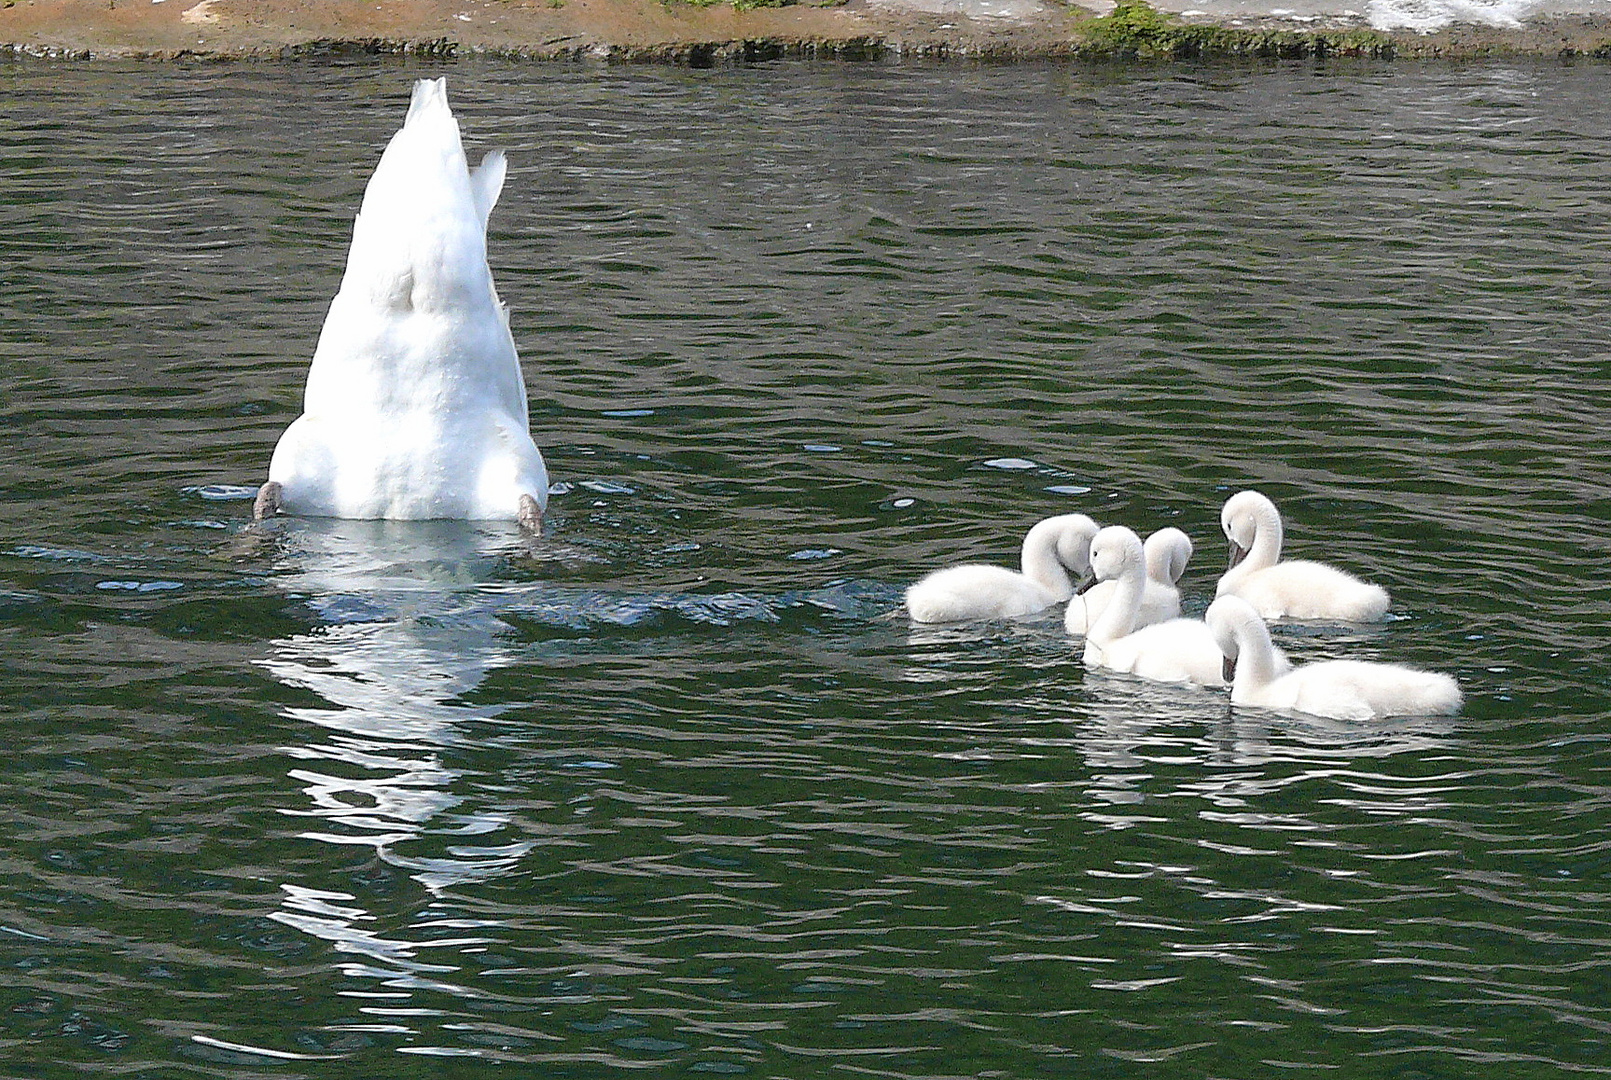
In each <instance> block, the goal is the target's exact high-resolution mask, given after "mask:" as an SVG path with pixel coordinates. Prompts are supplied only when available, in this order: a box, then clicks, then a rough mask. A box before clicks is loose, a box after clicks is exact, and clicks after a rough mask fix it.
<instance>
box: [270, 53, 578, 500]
mask: <svg viewBox="0 0 1611 1080" xmlns="http://www.w3.org/2000/svg"><path fill="white" fill-rule="evenodd" d="M505 169H506V165H505V162H504V157H503V154H502V153H501V152H500V151H493V152H492V153H489V154H488V155H487V156H486V157H485V158H484V159H483V160H482V162H481V165H480V166H479V167H478V168H476V169H475V170H474V171H473V172H472V171H471V170H470V168H469V165H468V164H467V162H466V161H465V158H464V147H463V145H462V143H461V142H460V140H459V125H458V121H457V120H455V119H454V117H453V113H452V110H450V109H449V108H448V101H447V80H446V79H425V80H421V81H419V82H417V83H415V84H414V97H413V101H412V103H411V104H410V105H409V109H408V117H407V119H406V120H405V121H404V123H403V127H402V130H400V131H398V132H397V134H396V135H394V136H393V137H392V140H391V142H390V143H389V144H388V145H387V147H386V151H385V153H383V154H382V155H381V158H380V164H379V165H377V166H376V167H375V174H374V176H372V177H371V178H370V180H369V186H368V187H367V188H366V189H365V191H364V201H363V206H362V208H361V209H360V210H359V213H358V218H357V220H356V221H355V222H354V223H353V230H352V247H351V249H350V250H349V252H348V255H347V271H346V274H345V276H343V278H342V279H341V289H340V291H339V292H337V294H336V298H335V300H334V301H332V302H331V304H330V312H329V314H328V315H327V316H326V318H325V322H324V330H323V331H322V332H321V333H320V335H319V345H318V348H317V349H316V350H315V351H314V354H313V363H312V365H311V367H310V368H309V370H308V385H307V390H306V393H305V396H304V399H303V411H302V415H301V416H300V417H298V418H297V420H296V421H295V422H293V423H292V424H291V426H290V427H289V428H287V429H286V431H285V433H284V434H283V435H282V436H281V437H280V441H279V445H278V446H276V447H275V449H274V457H273V459H272V460H271V461H270V463H269V474H268V482H267V483H266V484H264V485H263V487H262V490H261V491H260V492H259V493H258V498H257V505H256V507H255V513H256V516H257V517H259V518H262V517H268V516H271V515H273V514H276V513H280V512H285V513H290V514H307V515H312V516H318V517H342V518H475V519H496V518H506V519H509V520H518V521H520V522H521V523H522V524H523V525H525V526H526V527H528V528H531V529H536V528H537V527H538V526H539V525H540V523H541V518H542V512H543V510H544V508H545V507H546V506H547V502H548V470H547V468H546V467H545V465H544V463H543V456H542V454H541V453H540V452H538V450H537V446H536V444H535V443H533V442H532V439H531V433H530V431H529V430H528V418H527V412H526V385H525V380H524V379H523V378H522V376H521V372H520V360H519V358H518V357H517V356H516V355H515V343H514V338H513V337H511V336H510V333H509V312H508V309H507V308H505V307H504V305H503V304H502V303H501V302H500V301H499V299H498V293H497V289H496V288H495V287H494V285H493V283H492V272H491V270H490V269H489V268H488V266H487V236H486V232H487V216H488V215H489V214H490V213H491V212H492V206H493V204H494V203H495V202H497V201H498V194H499V192H501V191H502V190H503V180H504V172H505Z"/></svg>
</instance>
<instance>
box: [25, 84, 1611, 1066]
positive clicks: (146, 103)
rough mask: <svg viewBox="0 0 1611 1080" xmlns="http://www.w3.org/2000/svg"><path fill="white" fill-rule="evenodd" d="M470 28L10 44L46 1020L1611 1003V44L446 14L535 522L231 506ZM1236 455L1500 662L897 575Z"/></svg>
mask: <svg viewBox="0 0 1611 1080" xmlns="http://www.w3.org/2000/svg"><path fill="white" fill-rule="evenodd" d="M438 71H439V69H434V68H433V69H428V70H427V69H422V68H415V67H411V66H408V65H403V64H393V63H375V64H372V65H368V64H366V65H328V66H323V65H312V64H309V65H288V66H281V65H273V64H262V65H225V66H202V67H195V68H187V67H183V66H172V67H119V66H93V67H76V68H63V67H54V66H43V65H41V66H35V65H31V64H16V65H11V66H5V67H0V101H4V102H5V104H4V106H3V107H0V153H3V155H4V161H5V163H6V168H5V177H6V190H7V197H6V199H5V200H4V203H3V205H0V283H3V285H4V296H5V301H4V303H3V304H0V381H3V385H4V387H5V393H4V397H3V399H0V429H3V430H4V432H5V438H4V443H3V446H4V455H3V462H4V468H3V469H0V659H3V661H4V664H3V667H0V716H3V717H4V721H5V726H6V731H7V733H8V736H9V740H10V747H11V751H10V753H9V754H8V755H7V758H6V762H7V764H6V767H5V769H4V770H3V772H0V806H3V807H4V808H5V812H6V815H7V819H8V820H7V827H6V828H5V829H4V831H3V835H4V840H3V841H0V965H3V966H4V970H5V971H6V972H7V973H8V974H7V978H6V979H5V980H4V981H3V983H0V986H3V987H4V988H5V989H4V996H3V998H0V1006H3V1007H0V1023H3V1025H4V1029H3V1033H0V1060H3V1061H4V1062H5V1063H6V1064H7V1067H8V1070H9V1071H10V1072H12V1073H15V1074H18V1075H26V1076H32V1077H49V1078H55V1077H79V1076H114V1075H115V1076H128V1075H135V1076H153V1077H155V1076H173V1075H195V1076H211V1077H231V1078H235V1077H242V1078H244V1077H248V1076H250V1077H261V1076H287V1077H290V1076H309V1077H343V1078H344V1077H354V1078H356V1077H372V1076H414V1075H431V1076H481V1075H485V1074H487V1073H489V1072H492V1071H494V1070H495V1069H497V1068H498V1067H499V1066H507V1067H512V1068H514V1069H516V1070H517V1071H519V1072H520V1073H521V1074H522V1075H525V1074H528V1073H529V1074H531V1075H542V1076H554V1077H565V1076H572V1077H602V1076H616V1075H626V1074H644V1073H651V1074H654V1075H682V1074H687V1073H703V1072H715V1073H732V1074H739V1075H762V1076H815V1075H830V1074H831V1075H871V1076H897V1077H941V1076H944V1077H952V1076H964V1075H967V1076H979V1075H984V1076H1012V1077H1031V1076H1034V1077H1039V1076H1069V1077H1080V1078H1088V1077H1098V1076H1123V1077H1139V1076H1168V1077H1171V1078H1176V1077H1223V1076H1236V1077H1242V1078H1265V1077H1289V1076H1293V1075H1303V1074H1304V1073H1306V1072H1310V1071H1320V1072H1322V1073H1323V1074H1325V1075H1342V1076H1372V1077H1375V1076H1430V1077H1465V1076H1469V1075H1472V1073H1473V1072H1475V1071H1477V1070H1479V1069H1482V1070H1486V1071H1491V1072H1495V1073H1497V1074H1501V1075H1504V1076H1506V1077H1507V1078H1518V1077H1522V1078H1526V1077H1546V1076H1547V1077H1556V1076H1568V1075H1570V1076H1583V1075H1598V1074H1603V1073H1605V1072H1607V1071H1611V1064H1608V1063H1611V1047H1608V1045H1607V1040H1608V1034H1607V1033H1608V1031H1611V1001H1608V998H1607V995H1606V991H1605V986H1606V984H1607V979H1608V966H1611V955H1608V942H1611V932H1608V930H1607V924H1608V922H1611V888H1608V885H1611V881H1608V876H1607V875H1608V872H1611V858H1608V851H1611V837H1608V826H1611V751H1608V747H1607V735H1608V730H1611V729H1608V724H1607V721H1608V719H1611V710H1608V708H1607V676H1608V666H1607V664H1606V662H1605V659H1604V647H1605V641H1606V633H1605V632H1606V625H1607V615H1608V612H1611V593H1608V590H1607V589H1606V587H1605V584H1604V567H1605V565H1606V556H1607V548H1608V542H1607V539H1606V522H1607V520H1608V519H1611V506H1608V500H1607V489H1608V481H1611V467H1608V466H1611V460H1608V459H1611V453H1608V451H1607V443H1606V441H1605V439H1604V436H1603V433H1604V431H1605V430H1606V427H1607V422H1608V419H1611V418H1608V416H1607V407H1606V405H1605V402H1606V400H1607V392H1608V390H1611V368H1608V363H1611V361H1608V357H1611V301H1608V299H1607V298H1608V296H1611V289H1608V284H1611V281H1608V270H1607V267H1608V265H1611V214H1608V211H1611V197H1608V195H1607V192H1608V191H1611V186H1608V183H1607V180H1608V177H1611V141H1608V140H1611V116H1608V114H1607V113H1606V111H1605V110H1604V108H1603V107H1602V106H1603V103H1604V101H1606V100H1607V99H1608V97H1611V73H1608V72H1607V71H1606V70H1605V69H1604V68H1603V67H1592V66H1590V67H1557V66H1549V65H1538V66H1527V67H1518V66H1499V65H1472V66H1461V67H1435V66H1426V67H1410V66H1400V67H1391V68H1389V67H1373V66H1338V67H1324V66H1323V67H1315V66H1312V65H1302V66H1281V67H1258V68H1249V69H1245V70H1244V69H1234V68H1230V69H1228V68H1204V69H1196V68H1191V67H1171V68H1162V69H1157V70H1154V71H1139V72H1120V71H1108V70H1099V69H1059V68H1043V67H1033V66H1025V67H1011V68H995V69H987V68H981V69H965V68H954V67H953V68H928V67H920V66H913V67H887V66H874V65H869V66H841V67H826V66H824V67H816V66H798V65H778V66H768V67H760V68H754V69H746V70H735V71H712V72H699V73H689V72H678V71H659V70H652V71H650V70H644V71H639V70H626V71H623V70H614V69H602V68H600V69H593V68H569V67H559V66H552V67H549V66H542V67H537V66H501V65H492V64H485V65H483V64H476V63H464V64H457V65H453V66H451V67H448V68H446V69H445V73H446V74H447V75H448V77H449V84H450V93H451V95H452V97H453V100H454V102H455V105H456V107H457V109H458V111H459V114H460V119H461V123H462V125H463V128H464V130H465V134H466V139H467V142H468V144H469V146H470V148H471V151H472V153H473V154H477V155H478V154H479V153H480V152H481V151H483V150H485V149H489V148H492V147H502V148H504V149H506V150H507V151H508V152H509V155H510V159H511V163H512V169H511V174H510V179H509V182H508V185H507V186H506V188H505V191H504V196H503V201H502V203H501V204H500V206H499V207H498V209H497V211H496V212H495V213H494V215H493V219H492V237H491V257H492V261H493V265H494V271H495V274H496V276H497V279H498V282H499V285H500V289H501V291H502V294H503V296H504V298H505V299H506V300H507V301H508V302H509V304H510V306H511V309H512V311H513V325H514V330H515V337H516V341H517V343H518V345H519V347H520V350H521V354H522V356H523V358H524V361H525V366H526V373H527V381H528V384H529V388H530V391H531V399H532V414H533V421H532V422H533V428H534V432H535V434H536V437H537V440H538V443H539V445H541V446H542V447H543V449H544V452H545V454H546V455H547V457H548V461H549V465H550V469H551V471H552V473H553V475H554V477H555V479H556V481H557V484H558V486H557V488H556V492H555V495H554V498H553V501H552V504H551V508H550V530H549V532H548V534H547V535H546V536H545V537H544V538H543V540H542V541H541V542H538V543H530V542H527V541H526V540H524V539H523V538H522V537H521V536H520V535H519V534H518V533H517V532H515V531H514V530H513V528H511V527H505V526H501V525H498V524H481V525H465V524H456V523H429V524H411V525H403V524H384V523H354V522H346V523H343V522H317V521H287V522H284V523H283V525H282V526H281V527H280V528H278V529H276V530H273V531H272V532H271V534H270V535H269V536H268V537H266V538H264V537H257V536H254V535H252V534H249V533H246V532H244V531H243V527H244V525H245V523H246V519H247V517H248V516H249V513H250V496H251V493H252V490H253V488H254V487H255V485H256V484H257V483H259V482H260V481H261V479H262V477H263V474H264V471H265V468H266V464H267V461H268V455H269V453H270V451H271V449H272V447H273V444H274V441H275V439H276V438H277V437H278V434H279V432H280V431H281V430H283V428H284V427H285V425H286V424H288V423H289V422H290V421H291V419H293V418H294V417H295V415H296V414H297V412H298V411H299V405H300V391H301V386H302V381H303V378H304V376H305V372H306V364H307V358H308V357H309V356H310V355H311V353H312V350H313V345H314V341H315V339H316V335H317V332H318V327H319V324H320V322H321V320H322V318H323V313H324V308H325V305H326V304H327V303H328V301H329V297H330V296H331V295H332V294H333V293H334V290H335V287H336V284H337V282H338V280H339V277H340V273H341V268H342V260H343V258H344V255H345V248H346V244H347V241H348V238H349V235H350V224H351V217H352V214H353V212H354V211H355V209H356V206H357V203H358V200H359V198H360V195H361V192H362V188H363V183H364V181H365V179H366V177H367V175H368V171H369V169H370V168H372V166H373V164H374V161H375V160H376V158H377V157H378V155H379V150H380V148H381V146H382V145H383V144H384V141H385V139H386V138H387V137H388V136H389V134H390V133H391V131H392V130H394V129H395V127H396V126H397V124H398V123H399V122H400V120H401V117H402V114H403V112H404V110H405V109H406V102H407V98H408V90H409V82H410V80H411V79H412V78H413V77H415V76H417V75H420V74H436V73H438ZM1248 485H1256V486H1258V487H1260V488H1261V489H1263V490H1264V491H1266V492H1267V493H1268V494H1270V495H1271V496H1272V497H1274V498H1276V499H1277V500H1278V501H1279V502H1280V503H1281V505H1282V506H1283V508H1284V509H1285V511H1286V513H1287V517H1288V532H1289V540H1290V545H1291V548H1292V549H1293V551H1294V552H1295V553H1298V554H1303V555H1308V556H1312V557H1321V558H1326V559H1329V560H1331V561H1333V562H1336V563H1338V564H1340V565H1343V566H1345V567H1347V568H1349V569H1351V570H1354V571H1356V572H1358V573H1361V574H1363V575H1366V576H1368V577H1371V578H1372V579H1375V580H1378V581H1380V582H1381V583H1382V584H1384V585H1386V586H1387V587H1388V588H1389V589H1391V591H1392V593H1393V595H1394V605H1393V614H1392V617H1391V619H1389V620H1388V621H1387V622H1385V623H1383V624H1381V625H1377V626H1371V627H1283V628H1280V630H1279V631H1278V634H1279V637H1280V640H1281V643H1282V644H1283V645H1284V646H1285V647H1286V648H1287V649H1288V650H1289V652H1291V653H1292V654H1293V655H1294V657H1296V658H1298V659H1302V660H1307V659H1313V658H1320V657H1331V656H1343V655H1348V656H1360V657H1365V658H1371V659H1387V660H1394V661H1399V662H1407V663H1415V664H1421V665H1425V666H1429V667H1434V668H1437V669H1440V670H1446V671H1449V672H1450V673H1452V674H1454V675H1455V676H1456V677H1457V678H1458V679H1459V680H1460V682H1461V683H1462V685H1463V686H1464V688H1465V690H1466V692H1467V695H1468V703H1467V707H1466V709H1465V711H1464V713H1463V714H1462V715H1461V716H1459V717H1455V718H1443V719H1438V720H1424V719H1415V720H1402V721H1397V720H1396V721H1384V722H1378V723H1373V724H1365V725H1359V724H1340V723H1335V722H1329V721H1320V720H1314V719H1304V718H1301V717H1289V716H1281V715H1277V714H1271V713H1264V712H1260V711H1257V710H1244V709H1239V708H1238V709H1233V708H1231V707H1229V705H1228V704H1227V702H1226V700H1225V698H1224V697H1223V695H1220V694H1215V693H1210V692H1197V691H1190V690H1185V689H1179V688H1174V687H1160V686H1155V685H1149V684H1145V683H1140V682H1137V681H1134V680H1131V679H1128V678H1124V677H1118V676H1111V675H1106V674H1103V673H1092V672H1087V671H1086V670H1085V669H1084V667H1083V665H1082V664H1081V663H1080V660H1079V654H1078V647H1077V643H1075V642H1072V641H1070V640H1069V639H1068V638H1067V637H1066V636H1065V635H1064V634H1063V633H1062V630H1061V627H1060V621H1059V620H1058V619H1057V618H1056V617H1055V613H1053V615H1052V616H1051V617H1048V618H1046V619H1042V620H1031V621H1028V622H1025V623H1019V624H990V625H980V626H970V627H961V628H942V629H931V630H923V631H914V630H913V629H912V628H910V627H909V626H908V625H907V624H906V623H905V621H904V620H902V619H901V618H899V617H898V616H897V617H891V613H892V612H893V611H894V609H895V608H896V606H897V605H898V602H899V598H900V592H901V590H902V588H904V586H905V585H906V584H908V583H909V582H910V581H912V580H913V579H914V578H915V577H916V576H918V575H919V574H920V573H922V572H923V571H924V570H926V569H929V568H931V567H934V566H938V565H942V564H945V563H949V562H957V561H962V560H987V561H992V562H999V563H1010V562H1011V561H1012V560H1013V558H1014V556H1015V552H1016V547H1017V543H1018V539H1019V537H1020V536H1021V535H1022V533H1023V531H1024V530H1025V529H1026V528H1027V527H1028V526H1029V525H1030V524H1031V523H1032V522H1033V521H1035V520H1036V519H1038V518H1039V517H1042V516H1046V515H1048V514H1053V513H1063V512H1068V511H1073V510H1080V511H1085V512H1088V513H1091V514H1093V515H1094V516H1096V517H1098V518H1099V519H1100V520H1103V521H1114V522H1123V523H1126V524H1130V525H1132V526H1134V527H1136V528H1138V529H1141V530H1143V531H1145V530H1148V529H1151V528H1155V527H1157V526H1159V525H1163V524H1173V525H1177V526H1179V527H1181V528H1183V529H1185V530H1186V531H1187V532H1188V533H1189V534H1190V535H1191V536H1192V537H1193V539H1194V540H1195V541H1196V542H1197V552H1198V553H1197V557H1196V560H1195V561H1194V563H1193V565H1192V566H1191V568H1189V569H1188V571H1187V577H1186V580H1185V586H1186V591H1187V592H1188V594H1189V601H1188V608H1189V609H1190V610H1192V611H1194V612H1200V611H1201V609H1202V606H1203V605H1204V604H1205V603H1206V600H1207V598H1208V597H1209V596H1211V594H1212V590H1213V583H1214V579H1215V576H1216V573H1217V571H1218V569H1219V568H1220V567H1221V566H1222V565H1223V560H1224V556H1225V552H1224V545H1223V541H1222V539H1221V538H1220V537H1219V534H1218V525H1217V518H1218V508H1219V505H1220V503H1221V502H1222V501H1223V500H1224V498H1225V497H1226V496H1227V495H1228V494H1230V493H1231V492H1233V491H1235V490H1237V489H1239V488H1241V487H1243V486H1248ZM502 1071H504V1072H508V1068H504V1069H503V1070H502Z"/></svg>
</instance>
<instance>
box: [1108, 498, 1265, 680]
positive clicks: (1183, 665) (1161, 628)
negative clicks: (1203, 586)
mask: <svg viewBox="0 0 1611 1080" xmlns="http://www.w3.org/2000/svg"><path fill="white" fill-rule="evenodd" d="M1091 572H1092V573H1093V574H1094V575H1095V580H1096V581H1112V582H1114V583H1115V586H1116V588H1115V589H1114V592H1113V596H1112V598H1111V599H1110V600H1109V601H1108V605H1107V607H1106V608H1105V609H1104V610H1103V612H1102V614H1101V615H1100V616H1099V617H1098V618H1097V620H1096V621H1095V623H1093V624H1092V626H1091V629H1090V630H1089V631H1088V632H1087V633H1086V635H1085V653H1084V659H1085V663H1086V664H1088V665H1089V666H1091V667H1104V668H1111V669H1112V670H1114V671H1124V672H1129V673H1130V674H1132V675H1139V676H1141V677H1142V678H1143V679H1153V680H1156V681H1158V682H1174V683H1179V682H1189V683H1196V684H1197V685H1199V686H1224V685H1225V675H1224V666H1225V657H1224V655H1223V654H1222V653H1221V652H1220V649H1219V644H1218V643H1217V642H1216V641H1215V640H1214V635H1213V633H1212V632H1211V631H1210V630H1209V629H1208V626H1207V625H1206V624H1204V623H1202V622H1199V621H1198V620H1196V619H1168V620H1165V621H1164V622H1160V623H1153V624H1152V625H1150V626H1141V627H1138V626H1137V623H1136V618H1137V614H1138V612H1139V609H1140V605H1141V596H1142V593H1143V591H1144V590H1145V588H1146V577H1147V567H1146V555H1145V553H1144V551H1143V549H1142V546H1141V538H1140V537H1139V536H1137V535H1136V534H1135V533H1133V532H1131V531H1130V530H1129V529H1127V528H1125V527H1124V526H1123V525H1109V526H1108V527H1107V528H1105V529H1103V530H1102V531H1100V532H1098V533H1097V534H1096V537H1095V539H1093V540H1092V541H1091ZM1092 587H1094V586H1091V585H1089V584H1088V585H1086V586H1085V588H1087V589H1089V588H1092ZM1284 659H1285V658H1284V657H1283V661H1284Z"/></svg>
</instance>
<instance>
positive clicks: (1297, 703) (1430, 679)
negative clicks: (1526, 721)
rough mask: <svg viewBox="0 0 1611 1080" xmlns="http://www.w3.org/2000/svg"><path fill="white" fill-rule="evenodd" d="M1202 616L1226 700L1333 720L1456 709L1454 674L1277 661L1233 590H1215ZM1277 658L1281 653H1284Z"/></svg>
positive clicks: (1254, 616)
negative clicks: (1216, 652)
mask: <svg viewBox="0 0 1611 1080" xmlns="http://www.w3.org/2000/svg"><path fill="white" fill-rule="evenodd" d="M1206 620H1207V623H1208V626H1209V629H1210V630H1211V631H1212V632H1213V635H1214V640H1215V642H1216V643H1217V644H1218V646H1219V648H1220V650H1221V652H1222V653H1223V654H1224V656H1225V678H1226V680H1227V681H1228V682H1229V683H1230V684H1231V701H1232V702H1234V703H1235V704H1237V705H1257V706H1261V707H1263V708H1266V709H1281V710H1285V711H1288V712H1300V713H1308V714H1309V715H1311V716H1324V717H1329V718H1331V719H1334V720H1373V719H1376V718H1378V717H1384V716H1445V715H1452V714H1453V713H1456V712H1459V711H1460V704H1461V695H1460V687H1459V685H1458V684H1457V683H1456V682H1455V681H1454V679H1453V678H1451V677H1449V676H1448V675H1443V674H1440V673H1438V672H1432V671H1422V670H1420V669H1418V668H1411V667H1404V666H1402V665H1399V664H1379V663H1373V662H1370V661H1365V660H1322V661H1319V662H1317V663H1313V664H1304V665H1302V666H1301V667H1297V668H1291V667H1283V666H1282V664H1281V663H1279V662H1278V659H1277V657H1278V651H1277V650H1276V648H1275V646H1274V645H1273V644H1272V643H1271V642H1270V629H1269V627H1268V626H1266V625H1265V624H1264V620H1263V619H1262V618H1261V617H1260V616H1259V613H1258V612H1256V611H1254V610H1253V608H1252V606H1251V605H1250V604H1248V602H1247V601H1245V600H1243V599H1242V598H1241V597H1239V596H1221V597H1220V598H1219V599H1217V600H1215V601H1214V602H1213V603H1212V604H1210V605H1209V606H1208V613H1207V616H1206ZM1283 659H1284V658H1283Z"/></svg>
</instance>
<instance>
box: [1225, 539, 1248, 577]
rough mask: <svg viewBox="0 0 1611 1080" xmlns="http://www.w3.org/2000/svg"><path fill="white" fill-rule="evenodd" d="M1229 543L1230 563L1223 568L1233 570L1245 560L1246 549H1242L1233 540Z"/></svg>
mask: <svg viewBox="0 0 1611 1080" xmlns="http://www.w3.org/2000/svg"><path fill="white" fill-rule="evenodd" d="M1229 543H1230V545H1231V561H1230V564H1229V565H1228V566H1226V567H1225V569H1227V570H1231V569H1234V568H1235V567H1236V564H1237V563H1239V562H1241V561H1242V560H1243V559H1245V558H1247V548H1245V547H1243V546H1242V545H1241V544H1238V543H1237V542H1236V541H1235V540H1232V541H1229Z"/></svg>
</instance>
